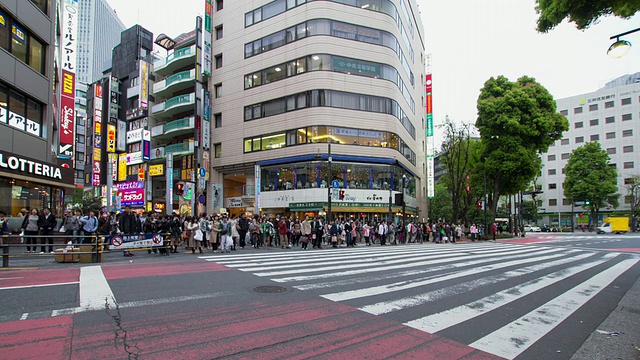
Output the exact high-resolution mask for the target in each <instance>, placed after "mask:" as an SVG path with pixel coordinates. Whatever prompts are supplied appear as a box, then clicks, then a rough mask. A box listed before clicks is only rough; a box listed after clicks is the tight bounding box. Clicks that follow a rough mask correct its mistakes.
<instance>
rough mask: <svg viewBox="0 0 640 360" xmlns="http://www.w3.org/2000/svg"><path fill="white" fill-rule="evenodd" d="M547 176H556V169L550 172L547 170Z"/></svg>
mask: <svg viewBox="0 0 640 360" xmlns="http://www.w3.org/2000/svg"><path fill="white" fill-rule="evenodd" d="M547 174H548V175H555V174H556V169H549V170H547Z"/></svg>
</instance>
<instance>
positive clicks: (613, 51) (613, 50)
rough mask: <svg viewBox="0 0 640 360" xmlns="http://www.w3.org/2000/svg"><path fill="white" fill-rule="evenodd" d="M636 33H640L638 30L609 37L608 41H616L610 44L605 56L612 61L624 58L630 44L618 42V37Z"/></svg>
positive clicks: (625, 41) (628, 42)
mask: <svg viewBox="0 0 640 360" xmlns="http://www.w3.org/2000/svg"><path fill="white" fill-rule="evenodd" d="M638 31H640V28H637V29H633V30H629V31H626V32H623V33H621V34H617V35H613V36H612V37H610V38H609V39H610V40H613V39H616V41H615V42H614V43H613V44H611V46H609V49H608V50H607V55H609V56H610V57H612V58H614V59H619V58H621V57H623V56H625V55H626V54H627V53H628V52H629V49H631V42H630V41H627V40H620V37H622V36H625V35H629V34H632V33H634V32H638Z"/></svg>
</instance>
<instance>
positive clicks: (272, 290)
mask: <svg viewBox="0 0 640 360" xmlns="http://www.w3.org/2000/svg"><path fill="white" fill-rule="evenodd" d="M253 291H255V292H257V293H263V294H280V293H283V292H287V288H285V287H282V286H273V285H271V286H258V287H255V288H253Z"/></svg>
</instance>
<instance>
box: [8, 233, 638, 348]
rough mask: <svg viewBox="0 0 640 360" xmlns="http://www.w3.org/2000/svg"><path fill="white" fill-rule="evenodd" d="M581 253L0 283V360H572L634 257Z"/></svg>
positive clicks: (495, 249)
mask: <svg viewBox="0 0 640 360" xmlns="http://www.w3.org/2000/svg"><path fill="white" fill-rule="evenodd" d="M545 240H548V239H545ZM583 240H585V241H587V240H588V239H583ZM552 243H553V244H552ZM625 246H627V245H625ZM582 247H583V246H580V247H573V246H566V245H562V246H560V245H558V244H555V243H554V242H552V241H545V242H542V243H532V244H507V243H481V244H479V243H467V244H441V245H436V244H424V245H404V246H389V247H380V246H374V247H363V246H360V247H357V248H353V249H351V248H349V249H347V248H341V249H323V250H308V251H301V250H299V249H291V250H279V249H278V250H264V251H256V250H246V251H237V252H235V253H233V254H228V255H227V254H224V255H223V254H205V255H202V256H199V255H185V254H181V255H178V256H172V257H169V258H165V257H159V256H153V255H151V256H147V255H146V254H145V255H139V256H136V257H134V259H133V262H129V260H128V259H127V260H124V259H123V260H121V262H119V263H115V264H103V265H90V266H83V267H81V266H78V265H73V264H72V265H68V267H67V268H61V267H58V266H57V267H55V268H48V269H47V268H45V269H42V270H33V271H10V272H0V294H2V295H1V296H2V297H1V298H2V301H3V306H2V307H0V321H1V322H2V324H1V326H0V349H1V351H2V354H3V355H2V357H3V358H4V359H24V358H38V359H63V358H64V359H88V358H95V359H138V358H139V359H212V358H233V359H293V358H314V359H315V358H318V359H320V358H323V359H344V358H347V357H350V358H354V359H362V358H368V359H381V358H399V359H405V358H406V359H409V358H414V359H439V360H442V359H463V358H464V359H499V358H508V359H513V358H517V359H570V358H571V357H572V356H573V355H574V354H575V353H576V351H578V349H580V347H581V346H582V345H583V343H584V342H585V340H586V339H587V338H589V337H590V336H591V335H592V334H593V333H594V332H595V331H596V330H597V329H598V326H599V325H600V324H601V323H602V322H603V321H604V320H605V319H606V318H607V317H608V316H609V315H610V314H611V313H612V311H614V310H615V309H616V307H617V306H618V304H619V301H620V299H621V298H622V297H623V296H624V295H625V294H626V293H627V291H628V290H629V289H630V288H631V287H632V286H633V285H634V284H635V283H636V281H637V280H638V277H639V276H640V265H638V262H639V261H640V255H638V254H636V253H633V252H621V251H611V250H608V251H601V250H591V249H583V248H582Z"/></svg>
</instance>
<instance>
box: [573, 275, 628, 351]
mask: <svg viewBox="0 0 640 360" xmlns="http://www.w3.org/2000/svg"><path fill="white" fill-rule="evenodd" d="M597 330H600V331H601V332H603V333H601V332H599V331H597ZM597 330H596V331H594V332H593V333H592V334H591V335H590V336H589V337H588V338H587V340H586V341H585V342H584V343H583V344H582V346H581V347H580V349H578V351H576V353H575V354H574V355H573V357H572V358H571V360H584V359H603V360H605V359H607V360H614V359H624V360H638V359H640V279H638V280H636V282H635V284H634V285H633V286H632V287H631V289H629V291H628V292H627V293H626V294H625V295H624V296H623V297H622V299H620V302H619V303H618V307H616V309H615V310H613V311H612V312H611V314H609V316H608V317H607V318H606V319H605V320H604V321H603V322H602V324H600V325H599V326H598V328H597ZM609 333H611V334H609Z"/></svg>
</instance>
